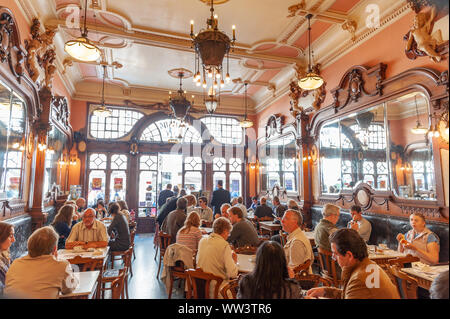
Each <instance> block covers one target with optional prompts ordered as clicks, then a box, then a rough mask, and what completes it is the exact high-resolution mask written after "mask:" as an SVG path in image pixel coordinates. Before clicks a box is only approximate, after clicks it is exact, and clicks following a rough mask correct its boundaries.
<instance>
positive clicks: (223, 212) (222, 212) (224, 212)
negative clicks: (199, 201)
mask: <svg viewBox="0 0 450 319" xmlns="http://www.w3.org/2000/svg"><path fill="white" fill-rule="evenodd" d="M230 207H231V205H230V204H228V203H223V204H222V205H221V206H220V214H215V215H214V219H217V218H219V217H225V218H230V216H229V215H228V209H229V208H230Z"/></svg>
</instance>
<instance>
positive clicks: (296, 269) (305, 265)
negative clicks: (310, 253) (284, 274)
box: [293, 259, 311, 274]
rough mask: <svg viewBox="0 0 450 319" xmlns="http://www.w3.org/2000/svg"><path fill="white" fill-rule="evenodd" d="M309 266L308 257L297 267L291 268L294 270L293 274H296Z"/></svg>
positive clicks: (306, 269)
mask: <svg viewBox="0 0 450 319" xmlns="http://www.w3.org/2000/svg"><path fill="white" fill-rule="evenodd" d="M309 267H311V260H309V259H308V260H307V261H305V262H304V263H303V264H301V265H298V266H297V267H295V268H294V269H293V270H294V274H298V273H300V272H302V271H306V272H308V270H309Z"/></svg>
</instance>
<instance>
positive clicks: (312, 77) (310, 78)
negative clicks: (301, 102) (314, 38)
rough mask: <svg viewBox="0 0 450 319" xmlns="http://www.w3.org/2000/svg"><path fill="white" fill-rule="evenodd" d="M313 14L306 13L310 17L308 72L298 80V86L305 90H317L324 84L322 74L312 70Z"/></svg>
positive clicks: (307, 17)
mask: <svg viewBox="0 0 450 319" xmlns="http://www.w3.org/2000/svg"><path fill="white" fill-rule="evenodd" d="M312 16H313V15H312V14H308V15H306V19H308V51H309V54H308V72H307V73H306V76H305V77H303V78H301V79H300V80H299V81H298V86H299V87H300V88H302V89H303V90H315V89H318V88H320V87H321V86H322V84H323V82H324V81H323V79H322V78H321V77H320V75H318V74H316V73H314V72H313V70H312V66H311V18H312Z"/></svg>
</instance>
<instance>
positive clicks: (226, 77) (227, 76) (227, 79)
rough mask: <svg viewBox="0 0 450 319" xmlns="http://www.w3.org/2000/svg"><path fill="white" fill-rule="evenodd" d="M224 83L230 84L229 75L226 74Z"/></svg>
mask: <svg viewBox="0 0 450 319" xmlns="http://www.w3.org/2000/svg"><path fill="white" fill-rule="evenodd" d="M225 81H227V83H230V81H231V78H230V73H227V75H226V76H225Z"/></svg>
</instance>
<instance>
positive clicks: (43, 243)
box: [4, 226, 78, 299]
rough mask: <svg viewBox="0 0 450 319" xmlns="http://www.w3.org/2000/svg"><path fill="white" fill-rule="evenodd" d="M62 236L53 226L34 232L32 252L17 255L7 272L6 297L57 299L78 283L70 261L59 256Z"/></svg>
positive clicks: (32, 235) (30, 241) (29, 246)
mask: <svg viewBox="0 0 450 319" xmlns="http://www.w3.org/2000/svg"><path fill="white" fill-rule="evenodd" d="M58 238H59V236H58V234H57V233H56V231H55V230H54V229H53V227H51V226H46V227H42V228H39V229H37V230H35V231H34V233H33V234H31V236H30V238H29V239H28V255H26V256H24V257H21V258H18V259H16V260H15V261H14V262H13V263H12V265H11V267H10V268H9V271H8V273H7V274H6V285H5V291H4V293H5V296H6V297H9V298H36V299H56V298H58V296H59V293H60V292H61V293H62V294H67V293H70V292H72V291H73V290H74V289H75V288H76V287H77V285H78V280H77V278H76V277H75V276H74V274H73V271H72V268H71V266H70V264H69V262H68V261H66V260H58V259H57V257H58V254H57V244H58Z"/></svg>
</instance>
